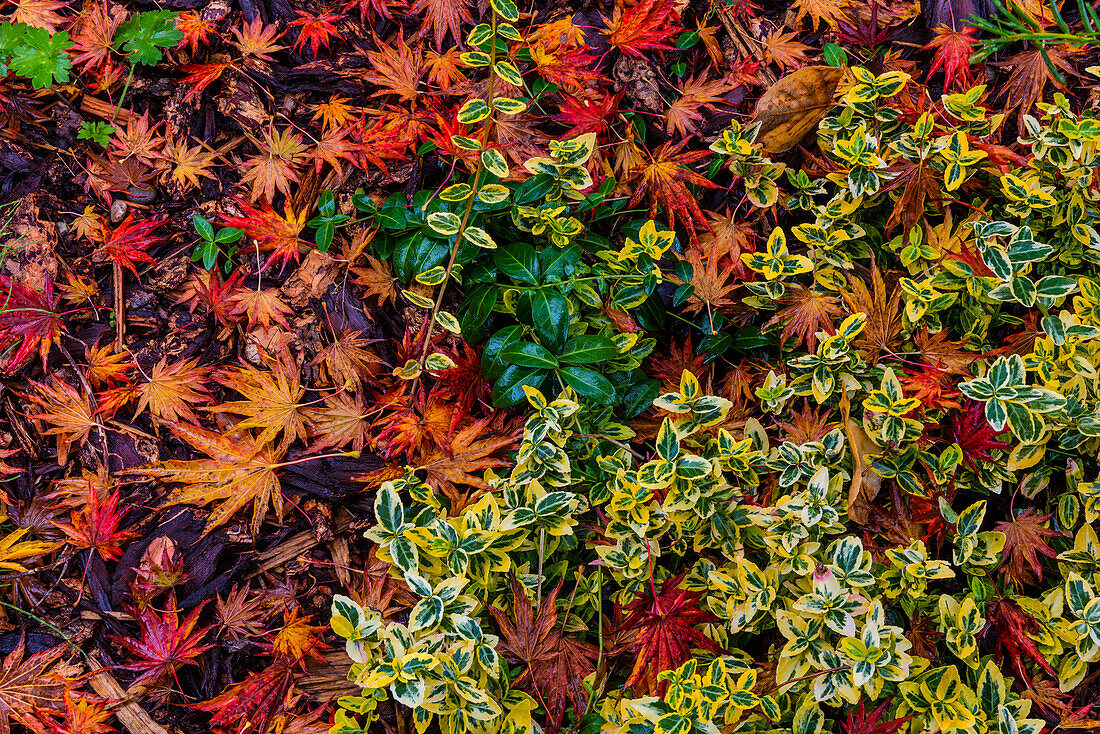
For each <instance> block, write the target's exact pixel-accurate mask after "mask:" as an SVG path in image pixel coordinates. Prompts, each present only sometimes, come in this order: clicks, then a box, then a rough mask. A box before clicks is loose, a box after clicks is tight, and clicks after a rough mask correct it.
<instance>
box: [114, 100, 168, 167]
mask: <svg viewBox="0 0 1100 734" xmlns="http://www.w3.org/2000/svg"><path fill="white" fill-rule="evenodd" d="M149 122H150V120H149V113H148V112H146V113H145V114H143V115H141V116H140V117H139V116H138V115H130V119H129V120H127V121H126V127H124V128H119V129H116V130H115V134H114V135H113V136H112V137H111V152H112V153H114V154H115V155H117V156H120V157H121V158H122V159H123V160H125V159H127V158H135V159H137V160H139V161H141V162H142V163H144V164H145V165H147V166H151V167H154V168H155V167H157V166H158V165H160V161H161V159H162V158H163V157H164V156H163V154H162V153H161V148H163V147H164V138H163V137H162V136H161V135H159V134H157V128H159V127H160V126H161V123H159V122H158V123H157V124H156V125H153V126H152V127H150V126H149Z"/></svg>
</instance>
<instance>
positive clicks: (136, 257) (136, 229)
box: [93, 214, 164, 278]
mask: <svg viewBox="0 0 1100 734" xmlns="http://www.w3.org/2000/svg"><path fill="white" fill-rule="evenodd" d="M163 224H164V222H163V221H158V220H149V221H146V222H138V223H136V224H135V223H134V215H133V214H131V215H129V216H128V217H126V219H125V220H123V222H122V224H120V225H118V226H117V227H115V228H114V229H106V228H104V230H103V240H102V242H101V243H100V246H99V247H98V248H96V251H95V253H93V259H98V260H100V261H103V260H110V261H111V262H113V263H114V264H116V265H118V266H120V267H123V268H126V269H127V270H129V271H130V272H131V273H133V274H134V277H135V278H136V277H137V275H138V271H137V267H136V266H135V265H134V263H135V262H146V263H155V262H156V260H154V259H153V257H152V255H150V254H149V253H147V252H146V251H145V249H146V248H147V247H149V245H151V244H153V243H155V242H160V241H161V238H160V237H157V236H155V235H154V234H153V230H155V229H157V228H158V227H161V226H162V225H163Z"/></svg>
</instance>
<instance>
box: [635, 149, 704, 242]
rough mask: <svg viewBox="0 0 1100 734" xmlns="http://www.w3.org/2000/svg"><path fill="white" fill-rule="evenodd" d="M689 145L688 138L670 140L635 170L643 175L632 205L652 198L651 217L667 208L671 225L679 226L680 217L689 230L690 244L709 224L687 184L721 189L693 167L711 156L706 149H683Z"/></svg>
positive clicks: (639, 174) (650, 203) (650, 202)
mask: <svg viewBox="0 0 1100 734" xmlns="http://www.w3.org/2000/svg"><path fill="white" fill-rule="evenodd" d="M685 145H687V141H686V140H680V141H679V142H672V141H669V142H667V143H664V144H663V145H661V146H660V147H658V148H657V150H655V151H653V153H652V154H650V155H649V156H648V160H647V161H645V162H643V163H642V165H641V166H639V167H638V168H637V169H636V170H635V171H634V172H633V173H634V174H635V175H637V176H639V177H640V178H641V181H640V182H639V183H638V185H637V188H636V189H635V190H634V195H633V196H632V197H631V198H630V206H635V205H637V204H638V202H640V201H641V200H642V199H643V198H645V197H647V196H648V197H649V216H650V218H653V217H656V216H657V211H658V210H659V209H665V210H667V211H668V224H669V226H670V227H675V226H676V217H677V216H679V218H680V222H681V224H683V225H684V227H685V228H686V229H687V231H688V235H689V236H690V237H691V243H692V244H693V245H694V244H696V243H697V242H698V241H699V237H698V236H697V234H696V230H697V229H703V230H708V229H709V228H710V225H708V224H707V219H706V217H705V216H704V215H703V210H702V209H700V208H699V203H698V202H697V201H696V200H695V195H694V194H692V193H691V191H690V190H689V189H688V187H687V185H688V184H695V185H696V186H703V187H706V188H710V189H715V188H718V184H715V183H712V182H711V181H710V180H709V179H707V178H706V176H702V175H700V174H698V173H696V172H695V171H693V170H691V168H690V166H691V164H693V163H696V162H698V161H700V160H702V159H703V158H706V157H707V156H709V155H710V151H706V150H689V151H684V152H681V151H682V150H683V149H684V146H685Z"/></svg>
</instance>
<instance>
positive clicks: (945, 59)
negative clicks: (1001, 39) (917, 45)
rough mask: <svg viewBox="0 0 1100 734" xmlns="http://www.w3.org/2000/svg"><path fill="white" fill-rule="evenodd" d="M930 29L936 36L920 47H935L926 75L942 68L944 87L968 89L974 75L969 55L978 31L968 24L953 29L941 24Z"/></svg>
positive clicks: (923, 48) (931, 48)
mask: <svg viewBox="0 0 1100 734" xmlns="http://www.w3.org/2000/svg"><path fill="white" fill-rule="evenodd" d="M932 30H933V32H934V33H935V34H936V37H935V38H933V39H932V40H931V41H929V42H928V43H927V44H926V45H925V46H923V47H922V48H921V50H922V51H931V50H933V49H935V54H934V55H933V56H932V66H930V67H929V69H928V76H932V75H933V74H935V73H936V72H937V71H940V70H941V69H942V70H943V86H944V88H945V89H954V90H956V91H963V90H966V89H970V87H972V86H974V77H973V75H972V74H971V71H970V57H971V56H972V55H973V54H974V51H975V50H976V49H977V46H978V37H977V34H978V31H977V30H976V29H974V28H972V27H970V26H963V27H962V28H961V29H955V28H950V27H948V26H942V25H941V26H938V27H936V28H933V29H932Z"/></svg>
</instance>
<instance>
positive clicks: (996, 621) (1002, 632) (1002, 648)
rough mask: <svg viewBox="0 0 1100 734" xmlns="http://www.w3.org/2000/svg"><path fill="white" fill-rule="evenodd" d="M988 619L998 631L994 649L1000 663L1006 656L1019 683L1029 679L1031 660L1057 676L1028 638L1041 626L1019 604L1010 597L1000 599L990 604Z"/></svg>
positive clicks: (1033, 642) (1032, 641)
mask: <svg viewBox="0 0 1100 734" xmlns="http://www.w3.org/2000/svg"><path fill="white" fill-rule="evenodd" d="M989 620H990V621H991V622H992V623H993V629H994V630H995V631H996V634H997V637H996V639H995V641H994V642H995V648H994V651H995V653H996V657H997V662H1000V661H1001V659H1002V658H1003V657H1004V656H1005V655H1007V656H1008V659H1009V662H1010V663H1011V664H1012V669H1013V670H1014V671H1015V672H1016V676H1017V677H1018V678H1019V679H1020V680H1029V676H1028V674H1027V668H1026V667H1024V661H1025V658H1026V659H1030V660H1031V661H1032V662H1034V663H1036V664H1037V665H1038V666H1039V667H1040V668H1042V669H1043V670H1045V671H1046V672H1047V673H1048V674H1049V675H1051V676H1054V677H1057V675H1058V674H1057V673H1055V672H1054V668H1052V667H1051V666H1050V663H1048V662H1047V659H1046V658H1045V657H1044V656H1043V653H1041V652H1040V651H1039V648H1038V646H1037V645H1036V644H1035V641H1034V640H1032V639H1031V638H1030V637H1028V634H1029V633H1031V634H1034V633H1035V632H1037V631H1038V630H1039V623H1038V622H1036V621H1035V620H1034V619H1033V618H1032V617H1031V615H1029V614H1028V613H1027V612H1025V611H1024V610H1023V609H1022V608H1021V607H1020V605H1019V604H1017V603H1016V602H1014V601H1012V600H1011V599H1008V598H1002V599H997V600H994V601H992V602H990V604H989Z"/></svg>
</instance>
